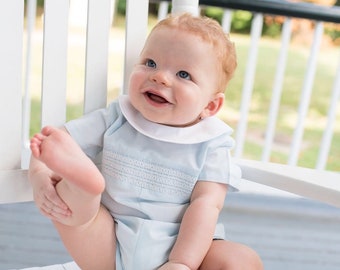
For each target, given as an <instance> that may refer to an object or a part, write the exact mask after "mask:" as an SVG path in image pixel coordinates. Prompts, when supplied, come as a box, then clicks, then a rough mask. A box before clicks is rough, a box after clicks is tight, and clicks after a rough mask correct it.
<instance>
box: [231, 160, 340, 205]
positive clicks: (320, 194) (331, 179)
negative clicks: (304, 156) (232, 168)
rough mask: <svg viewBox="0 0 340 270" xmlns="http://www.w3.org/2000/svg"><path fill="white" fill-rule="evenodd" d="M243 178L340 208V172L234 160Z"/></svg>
mask: <svg viewBox="0 0 340 270" xmlns="http://www.w3.org/2000/svg"><path fill="white" fill-rule="evenodd" d="M236 163H237V164H238V165H239V166H240V167H241V170H242V177H243V178H244V179H247V180H250V181H253V182H257V183H260V184H263V185H267V186H271V187H274V188H277V189H281V190H285V191H288V192H291V193H294V194H297V195H301V196H303V197H307V198H311V199H314V200H318V201H321V202H325V203H328V204H330V205H333V206H336V207H340V174H339V173H333V172H328V171H321V170H315V169H308V168H301V167H296V166H289V165H285V164H277V163H269V162H261V161H255V160H245V159H236Z"/></svg>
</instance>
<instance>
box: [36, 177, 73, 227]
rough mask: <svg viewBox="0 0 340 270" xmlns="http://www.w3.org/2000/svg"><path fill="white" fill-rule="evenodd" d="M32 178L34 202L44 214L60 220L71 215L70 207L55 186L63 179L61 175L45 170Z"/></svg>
mask: <svg viewBox="0 0 340 270" xmlns="http://www.w3.org/2000/svg"><path fill="white" fill-rule="evenodd" d="M30 178H31V183H32V187H33V197H34V202H35V204H36V205H37V207H38V209H39V210H40V212H41V213H42V214H43V215H44V216H46V217H48V218H50V219H53V220H58V219H62V218H65V217H68V216H70V215H71V211H70V209H69V208H68V206H67V205H66V204H65V203H64V202H63V201H62V199H61V198H60V197H59V195H58V193H57V191H56V188H55V186H56V185H57V183H58V182H59V181H60V180H61V179H60V177H58V176H57V175H53V174H52V173H51V172H48V171H44V170H43V171H40V172H36V173H35V174H34V175H33V176H31V177H30ZM47 178H48V179H47Z"/></svg>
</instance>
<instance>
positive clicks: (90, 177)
mask: <svg viewBox="0 0 340 270" xmlns="http://www.w3.org/2000/svg"><path fill="white" fill-rule="evenodd" d="M235 68H236V54H235V49H234V45H233V43H231V42H230V40H229V38H228V36H226V35H225V34H224V33H223V30H222V28H221V26H220V25H219V24H218V23H217V22H215V21H214V20H212V19H208V18H202V17H193V16H191V15H189V14H182V15H180V16H170V17H168V18H167V19H165V20H163V21H161V22H159V23H158V24H157V25H156V26H155V27H154V29H153V30H152V31H151V33H150V35H149V37H148V39H147V40H146V43H145V46H144V48H143V50H142V52H141V54H140V58H139V61H138V63H137V64H136V65H135V67H134V69H133V71H132V74H131V77H130V83H129V88H128V95H127V96H121V97H119V98H118V100H116V101H114V102H113V103H112V104H110V105H109V106H108V108H106V109H101V110H97V111H95V112H92V113H90V114H87V115H85V116H83V117H82V118H80V119H76V120H73V121H71V122H69V123H67V124H65V127H64V128H62V129H57V128H54V127H49V126H48V127H45V128H43V129H42V131H41V133H38V134H36V135H35V136H34V137H33V138H32V140H31V150H32V155H33V157H32V160H31V165H30V173H29V176H30V181H31V183H32V186H33V190H34V197H35V201H36V204H37V205H38V207H39V208H40V210H41V212H42V213H43V214H44V215H46V216H48V217H49V218H51V219H52V220H53V223H54V225H55V227H56V228H57V230H58V232H59V234H60V236H61V238H62V241H63V242H64V244H65V246H66V248H67V249H68V251H69V253H70V254H71V256H72V257H73V258H74V260H75V261H76V263H77V264H78V265H79V266H80V267H81V269H84V270H86V269H91V270H93V269H100V270H109V269H110V270H112V269H117V270H122V269H129V270H136V269H139V270H144V269H145V270H152V269H159V270H171V269H175V270H181V269H183V270H189V269H190V270H194V269H207V270H214V269H235V270H236V269H237V270H240V269H247V270H252V269H254V270H255V269H262V263H261V260H260V258H259V257H258V255H257V254H256V253H255V252H254V251H253V250H252V249H250V248H249V247H246V246H244V245H242V244H238V243H233V242H231V241H226V240H223V239H224V231H223V225H222V224H217V221H218V216H219V213H220V211H221V209H222V208H223V206H224V200H225V196H226V193H227V190H232V189H233V187H234V186H235V185H236V182H237V181H238V180H239V178H240V173H239V170H238V168H237V167H236V166H234V165H233V164H232V162H231V160H230V150H231V149H232V147H233V145H234V141H233V139H232V138H231V137H230V135H231V133H232V129H231V128H230V127H229V126H228V125H227V124H225V123H224V122H223V121H221V120H219V119H218V118H217V117H216V116H215V115H216V113H217V112H218V111H219V110H220V109H221V107H222V105H223V102H224V91H225V89H226V86H227V83H228V82H229V80H230V79H231V77H232V76H233V73H234V70H235ZM98 160H99V162H97V163H98V164H96V165H95V163H94V162H96V161H98ZM98 168H99V169H98Z"/></svg>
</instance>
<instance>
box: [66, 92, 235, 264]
mask: <svg viewBox="0 0 340 270" xmlns="http://www.w3.org/2000/svg"><path fill="white" fill-rule="evenodd" d="M65 127H66V128H67V130H68V131H69V132H70V134H71V135H72V137H73V138H74V139H75V140H76V141H77V143H78V144H79V145H80V146H81V148H82V149H83V150H84V151H85V153H86V154H87V155H88V156H89V157H91V158H92V159H93V160H94V161H95V160H100V162H99V163H100V164H98V162H97V164H98V166H99V167H100V168H101V171H102V173H103V175H104V177H105V179H106V190H105V192H104V194H103V197H102V203H103V205H105V206H106V207H107V209H108V210H109V211H110V212H111V215H112V216H113V218H114V220H115V223H116V227H115V229H116V237H117V254H116V256H117V263H116V265H117V270H136V269H138V270H153V269H157V268H158V267H159V266H160V265H162V264H164V263H165V262H166V261H167V259H168V256H169V253H170V251H171V248H172V246H173V244H174V242H175V241H176V237H177V234H178V231H179V226H180V222H181V220H182V217H183V214H184V212H185V210H186V209H187V207H188V204H189V201H190V196H191V192H192V190H193V188H194V186H195V183H196V181H198V180H200V181H202V180H203V181H214V182H218V183H225V184H228V185H229V189H228V190H232V189H234V188H235V187H237V185H238V181H239V179H240V170H239V168H238V167H236V166H235V165H233V164H232V163H231V161H230V149H231V148H232V147H233V145H234V140H233V139H232V138H231V137H230V134H231V133H232V129H231V128H230V127H229V126H228V125H226V124H225V123H224V122H223V121H221V120H219V119H218V118H216V117H210V118H207V119H204V120H203V121H201V122H199V123H198V124H196V125H194V126H190V127H185V128H174V127H169V126H164V125H159V124H156V123H152V122H150V121H147V120H146V119H144V118H143V116H142V115H141V114H140V113H139V112H137V111H136V110H135V109H134V108H133V107H132V105H131V104H130V102H129V100H128V97H127V96H121V97H120V98H119V100H118V101H115V102H113V103H112V104H110V105H109V106H108V108H106V109H101V110H97V111H95V112H92V113H90V114H87V115H85V116H84V117H82V118H80V119H77V120H73V121H70V122H69V123H67V124H66V125H65ZM98 157H99V158H98ZM103 233H105V232H103ZM214 237H215V238H219V239H220V238H221V239H223V238H224V228H223V225H222V224H219V225H218V226H217V227H216V232H215V236H214Z"/></svg>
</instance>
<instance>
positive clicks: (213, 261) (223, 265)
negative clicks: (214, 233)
mask: <svg viewBox="0 0 340 270" xmlns="http://www.w3.org/2000/svg"><path fill="white" fill-rule="evenodd" d="M226 269H228V270H242V269H244V270H263V265H262V261H261V259H260V257H259V256H258V254H257V253H256V252H255V251H254V250H253V249H251V248H249V247H248V246H245V245H242V244H239V243H234V242H231V241H225V240H215V241H212V244H211V246H210V249H209V251H208V253H207V255H206V257H205V258H204V260H203V262H202V264H201V266H200V268H199V270H226Z"/></svg>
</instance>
